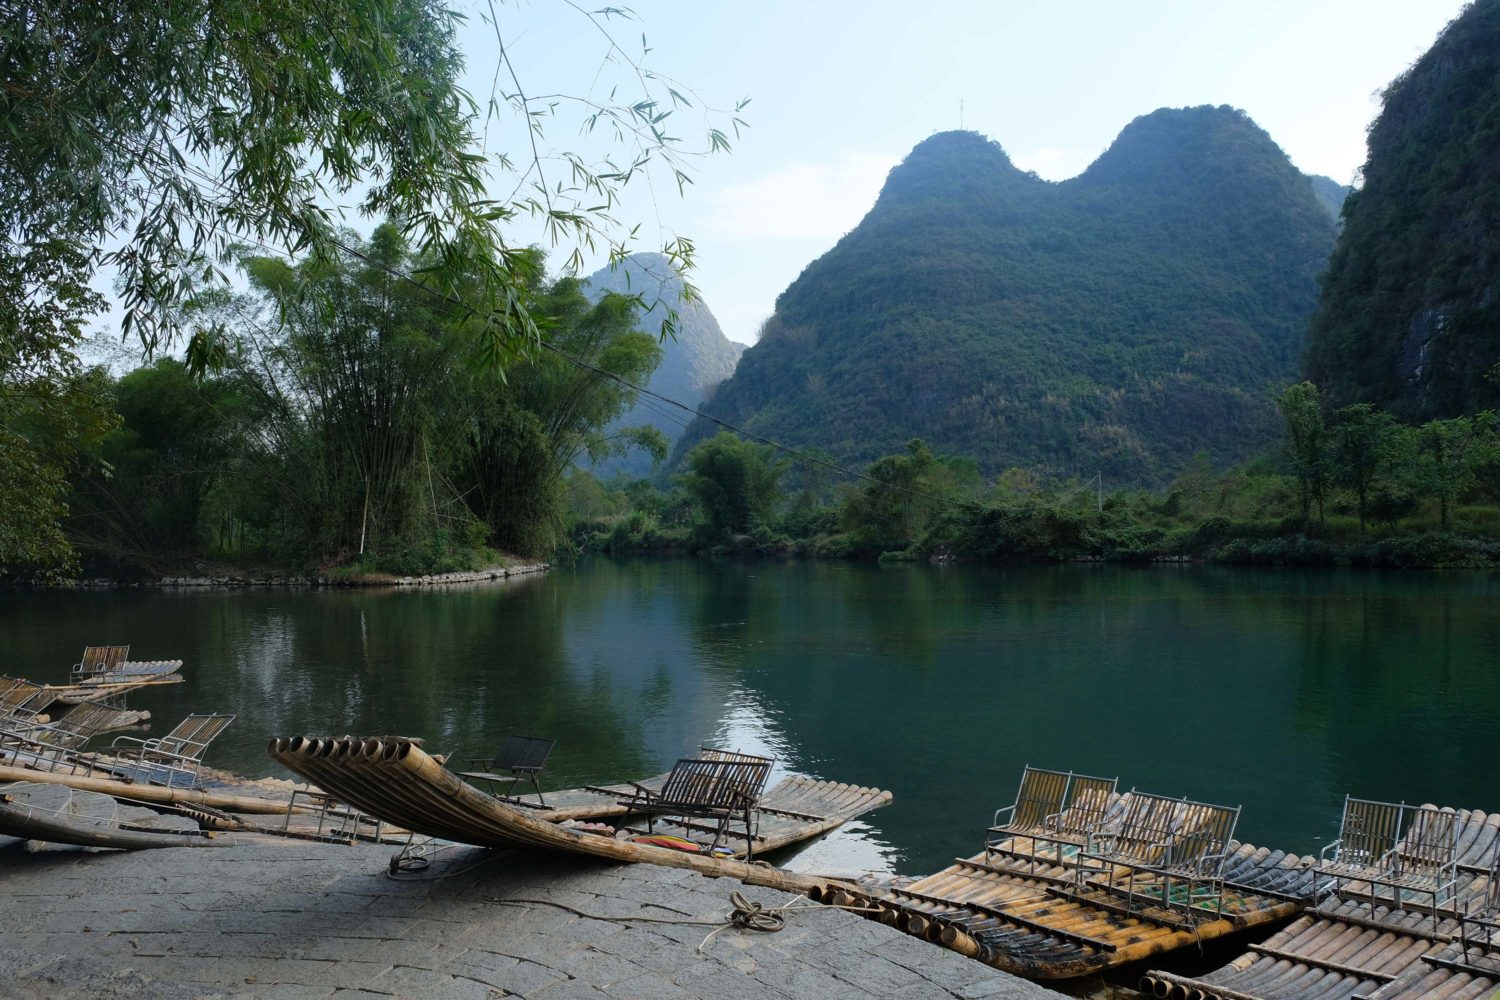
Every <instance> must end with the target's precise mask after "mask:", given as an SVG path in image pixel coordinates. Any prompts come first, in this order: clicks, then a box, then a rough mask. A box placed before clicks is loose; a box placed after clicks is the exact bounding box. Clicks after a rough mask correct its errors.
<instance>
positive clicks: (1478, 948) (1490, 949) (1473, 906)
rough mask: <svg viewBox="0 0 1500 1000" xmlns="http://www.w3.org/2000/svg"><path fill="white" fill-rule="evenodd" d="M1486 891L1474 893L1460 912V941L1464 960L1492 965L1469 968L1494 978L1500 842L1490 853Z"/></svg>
mask: <svg viewBox="0 0 1500 1000" xmlns="http://www.w3.org/2000/svg"><path fill="white" fill-rule="evenodd" d="M1486 875H1487V877H1486V879H1485V883H1484V888H1483V890H1481V891H1479V892H1476V893H1474V895H1473V896H1472V897H1470V898H1469V900H1468V902H1467V904H1466V905H1465V906H1464V907H1463V908H1462V910H1461V911H1460V912H1459V925H1458V926H1459V930H1458V940H1459V946H1460V948H1461V951H1460V956H1461V960H1462V962H1463V963H1465V964H1467V963H1468V962H1470V961H1471V958H1470V956H1471V955H1473V957H1474V958H1475V959H1480V958H1482V959H1484V960H1485V964H1486V966H1488V968H1487V969H1486V968H1473V969H1470V970H1468V971H1473V972H1477V973H1479V974H1481V975H1485V976H1489V977H1493V976H1494V975H1495V962H1496V961H1497V960H1500V843H1496V845H1495V849H1494V851H1492V852H1491V854H1490V866H1489V870H1488V872H1487V873H1486Z"/></svg>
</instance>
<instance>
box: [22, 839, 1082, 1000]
mask: <svg viewBox="0 0 1500 1000" xmlns="http://www.w3.org/2000/svg"><path fill="white" fill-rule="evenodd" d="M393 853H394V852H393V849H392V848H391V847H389V846H381V845H359V846H352V847H349V846H341V845H331V844H309V843H306V842H295V841H287V842H283V843H274V844H266V845H249V844H246V845H241V846H239V847H236V848H235V849H233V850H222V851H212V850H211V851H204V850H193V849H187V848H168V849H162V850H155V851H137V852H128V853H120V852H101V851H92V850H78V849H47V850H42V851H39V852H36V853H27V852H23V851H19V850H7V851H3V852H0V898H3V899H4V906H3V907H0V997H3V998H7V1000H8V998H24V1000H31V998H42V997H46V998H56V997H80V998H81V997H90V998H127V997H128V998H130V1000H143V998H165V1000H179V998H184V1000H185V998H200V997H297V998H301V997H308V998H311V997H335V996H336V997H347V998H351V1000H352V998H356V997H413V998H433V1000H446V998H455V1000H457V998H463V1000H470V998H475V1000H479V998H491V997H506V996H516V997H527V998H538V1000H575V998H596V1000H604V998H616V1000H697V998H702V1000H710V998H712V1000H732V998H740V997H743V998H752V997H768V998H822V997H859V996H882V997H883V996H890V997H895V996H899V997H903V998H906V997H911V998H934V1000H951V998H959V1000H971V998H972V1000H978V998H982V997H983V998H997V1000H1043V998H1053V1000H1055V998H1056V997H1057V996H1058V994H1055V993H1053V992H1051V991H1050V990H1047V989H1045V988H1043V987H1040V986H1037V985H1034V984H1032V983H1028V982H1026V981H1024V980H1021V979H1017V978H1015V977H1012V976H1009V975H1007V974H1005V973H1003V972H999V971H997V970H995V969H991V968H989V967H987V966H985V965H982V964H980V963H978V962H974V961H970V960H968V959H966V958H963V957H961V956H959V955H957V954H954V953H952V952H950V951H946V950H944V949H943V948H940V947H936V946H934V945H931V944H928V943H925V942H923V941H919V940H916V939H914V938H912V937H910V936H908V935H906V934H903V933H901V932H899V931H897V930H895V929H893V928H889V927H886V926H884V925H882V924H879V923H875V922H872V921H869V920H865V919H862V918H861V917H860V916H859V915H857V914H854V913H849V912H845V911H842V910H837V909H832V908H829V907H824V906H819V905H817V904H814V903H811V902H810V901H809V900H807V899H805V898H802V897H798V896H794V895H791V894H788V893H784V892H780V891H777V890H773V889H766V888H758V887H751V886H745V885H741V884H740V883H738V882H735V881H733V880H730V879H711V878H706V877H704V876H702V875H699V874H696V873H694V872H690V871H684V870H679V869H671V868H662V867H657V866H654V865H639V864H637V865H630V864H614V863H608V862H597V861H592V860H590V859H586V858H578V857H570V856H566V855H556V854H546V853H541V852H526V851H483V850H479V849H474V848H466V847H452V848H448V849H445V850H442V851H441V852H439V853H437V854H436V855H435V856H434V857H433V858H432V860H431V863H430V865H429V866H428V867H426V868H425V869H422V870H420V871H415V872H402V873H398V874H396V875H394V876H393V875H392V873H391V872H390V860H391V857H392V854H393ZM731 892H739V893H740V894H741V895H742V896H743V897H744V898H745V899H746V901H747V902H751V903H760V904H762V905H763V906H764V907H767V908H774V907H782V906H790V907H793V909H791V910H789V911H787V912H786V913H785V917H786V925H785V927H784V928H783V929H782V930H780V931H777V932H774V933H767V932H759V931H752V930H744V929H741V928H738V927H728V928H726V929H720V928H723V927H724V925H723V923H722V921H723V920H724V918H725V917H726V915H727V914H728V913H729V912H730V911H731V910H732V908H733V907H732V904H731V902H730V894H731ZM716 930H717V931H718V932H717V933H713V932H715V931H716ZM710 933H713V936H712V938H710V939H709V940H708V942H707V944H705V945H703V946H702V947H701V948H700V944H701V943H702V942H703V941H704V939H705V937H707V936H708V935H709V934H710Z"/></svg>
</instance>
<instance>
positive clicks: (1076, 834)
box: [984, 764, 1119, 864]
mask: <svg viewBox="0 0 1500 1000" xmlns="http://www.w3.org/2000/svg"><path fill="white" fill-rule="evenodd" d="M1118 782H1119V779H1118V778H1096V777H1092V776H1090V775H1086V774H1075V773H1074V772H1072V771H1049V770H1046V769H1044V768H1039V767H1032V766H1031V765H1030V764H1027V765H1026V767H1025V769H1024V770H1023V771H1022V772H1021V784H1020V786H1019V787H1018V788H1017V789H1016V801H1015V803H1014V804H1013V805H1009V806H1005V807H1003V808H1000V809H997V810H995V817H994V820H993V822H992V823H991V825H990V828H989V830H988V831H987V832H986V834H985V840H984V853H985V857H986V858H988V857H989V856H990V855H992V854H1005V855H1009V856H1011V857H1014V858H1017V859H1019V860H1022V861H1027V862H1028V863H1033V864H1035V863H1045V864H1053V863H1056V864H1062V863H1064V861H1065V858H1064V855H1065V853H1066V852H1067V849H1068V848H1070V847H1071V848H1078V847H1080V846H1082V845H1083V843H1084V842H1085V841H1086V840H1087V839H1088V835H1089V834H1090V833H1091V832H1094V831H1096V830H1097V829H1098V828H1099V826H1100V824H1101V823H1102V822H1103V820H1104V817H1105V815H1106V814H1107V813H1108V811H1109V807H1110V804H1111V802H1112V801H1113V800H1114V799H1115V797H1116V793H1115V789H1116V786H1117V785H1118ZM1017 840H1023V841H1029V842H1030V846H1031V850H1030V851H1025V850H1021V849H1020V848H1019V846H1018V845H1017V843H1016V841H1017ZM1043 844H1050V845H1051V846H1052V848H1053V854H1054V855H1055V857H1054V858H1052V859H1046V858H1042V857H1040V856H1039V851H1038V846H1039V845H1043Z"/></svg>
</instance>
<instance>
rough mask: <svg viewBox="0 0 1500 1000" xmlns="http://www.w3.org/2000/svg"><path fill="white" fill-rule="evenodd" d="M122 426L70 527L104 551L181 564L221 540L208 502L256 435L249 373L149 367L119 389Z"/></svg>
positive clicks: (80, 497) (166, 364) (81, 492)
mask: <svg viewBox="0 0 1500 1000" xmlns="http://www.w3.org/2000/svg"><path fill="white" fill-rule="evenodd" d="M114 405H115V411H116V412H117V413H118V414H119V416H120V426H119V427H118V428H117V429H116V430H114V431H112V432H111V433H110V434H109V436H108V437H106V438H105V439H104V441H103V442H102V443H101V445H100V448H99V454H100V457H101V458H102V459H103V464H102V465H101V466H97V467H93V468H90V469H88V470H86V471H85V472H84V474H83V475H82V476H81V479H80V486H79V488H78V490H77V495H76V496H75V499H74V501H73V504H72V507H73V517H72V518H71V519H70V521H69V531H70V532H71V533H72V535H73V537H74V538H76V539H77V540H78V542H79V544H80V546H82V547H84V548H86V549H88V550H89V551H91V552H92V553H94V554H95V555H108V556H109V557H111V558H112V559H115V560H121V559H136V560H143V561H148V562H150V561H155V560H164V561H166V562H168V563H170V562H172V561H173V560H181V559H183V558H185V557H190V556H192V555H195V554H197V553H201V552H203V551H204V550H205V549H208V548H211V547H212V544H213V534H214V528H215V527H218V528H220V529H223V528H225V527H226V526H225V525H223V524H220V525H217V526H216V525H212V524H209V523H206V518H205V510H204V507H205V502H206V501H207V499H208V497H209V496H210V494H211V492H212V491H213V490H214V489H215V487H216V486H218V485H219V484H221V482H222V481H223V479H224V476H225V472H226V468H227V464H228V461H229V459H230V457H231V456H232V455H233V454H234V453H235V452H236V451H237V450H238V447H239V445H240V442H242V441H243V440H244V438H245V436H246V434H247V430H248V428H247V426H246V423H245V421H246V418H247V416H248V404H247V400H246V398H245V395H244V392H243V388H242V386H241V385H240V384H239V379H237V378H236V377H234V376H218V377H211V378H208V379H204V380H199V379H195V378H193V377H192V375H191V374H190V373H189V371H188V369H187V366H186V365H185V364H183V363H182V362H180V361H177V360H174V359H172V358H163V359H161V360H159V361H157V362H156V363H155V364H154V365H151V366H148V367H144V368H139V369H137V370H135V371H133V372H131V373H130V374H128V375H126V376H125V377H123V378H122V379H120V380H119V382H117V383H116V384H115V386H114Z"/></svg>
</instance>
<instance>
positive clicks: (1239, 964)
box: [1141, 810, 1500, 1000]
mask: <svg viewBox="0 0 1500 1000" xmlns="http://www.w3.org/2000/svg"><path fill="white" fill-rule="evenodd" d="M1446 811H1448V810H1445V812H1446ZM1454 813H1455V815H1456V817H1457V819H1458V824H1459V825H1458V831H1457V857H1458V865H1457V871H1458V884H1457V891H1456V894H1455V901H1454V902H1450V903H1446V904H1442V905H1437V906H1436V907H1434V906H1433V905H1417V903H1416V902H1415V901H1414V900H1402V901H1401V904H1400V905H1389V904H1385V903H1377V902H1375V898H1376V897H1375V896H1374V895H1373V893H1372V888H1373V887H1372V886H1370V885H1369V884H1368V883H1364V884H1361V883H1359V882H1353V883H1351V884H1350V885H1348V886H1345V887H1342V888H1340V889H1339V891H1338V892H1337V894H1336V895H1334V896H1333V897H1331V898H1330V899H1328V900H1326V901H1324V902H1321V903H1320V905H1319V907H1318V908H1317V910H1315V911H1313V912H1309V913H1305V914H1303V915H1302V916H1301V917H1299V918H1298V919H1296V920H1295V921H1293V922H1292V923H1291V924H1289V925H1287V926H1286V927H1285V928H1283V929H1282V930H1280V931H1278V932H1277V933H1276V934H1275V935H1273V936H1272V937H1270V938H1269V939H1267V940H1266V942H1265V943H1264V944H1261V945H1252V946H1251V947H1250V948H1249V949H1248V950H1247V951H1246V953H1245V954H1244V955H1241V956H1239V957H1238V958H1236V959H1234V960H1233V961H1232V962H1230V963H1229V964H1227V965H1225V966H1223V967H1221V968H1219V969H1217V970H1215V971H1213V972H1210V973H1207V974H1206V975H1204V976H1201V977H1196V978H1194V977H1188V976H1180V975H1175V974H1173V973H1170V972H1164V971H1159V970H1153V971H1151V972H1148V973H1147V974H1146V975H1145V976H1144V977H1143V978H1142V980H1141V989H1142V991H1143V992H1145V993H1146V994H1147V995H1149V996H1156V997H1167V998H1173V1000H1417V998H1419V997H1431V998H1442V1000H1477V998H1480V997H1490V996H1493V995H1494V993H1495V991H1496V990H1497V989H1500V954H1497V953H1496V952H1494V951H1486V950H1483V949H1481V950H1472V949H1465V948H1464V946H1463V944H1462V943H1461V942H1460V940H1459V937H1460V934H1459V931H1460V921H1459V913H1460V912H1461V911H1462V909H1463V908H1464V907H1465V906H1466V905H1467V903H1468V901H1472V900H1474V899H1476V898H1477V897H1481V896H1482V895H1483V894H1484V893H1486V891H1487V890H1488V889H1489V888H1490V886H1491V884H1492V879H1493V878H1494V867H1493V866H1494V864H1495V860H1496V852H1497V849H1500V814H1489V815H1486V814H1485V813H1483V812H1479V811H1477V810H1475V811H1470V810H1457V811H1454Z"/></svg>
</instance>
